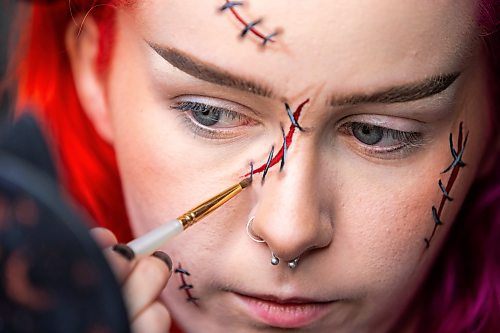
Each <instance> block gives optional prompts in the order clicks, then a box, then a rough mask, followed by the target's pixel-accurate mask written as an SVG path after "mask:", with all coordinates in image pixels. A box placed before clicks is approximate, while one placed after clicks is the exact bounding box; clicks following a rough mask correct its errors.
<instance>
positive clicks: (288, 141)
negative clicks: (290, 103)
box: [243, 98, 309, 177]
mask: <svg viewBox="0 0 500 333" xmlns="http://www.w3.org/2000/svg"><path fill="white" fill-rule="evenodd" d="M308 102H309V98H308V99H306V100H305V101H303V102H302V103H301V104H300V105H299V106H298V107H297V110H295V112H294V113H293V118H294V119H295V121H296V122H297V123H298V120H299V117H300V114H301V113H302V109H303V108H304V106H305V105H306V104H307V103H308ZM296 129H297V127H295V126H294V125H293V124H290V128H289V129H288V134H287V135H286V137H285V141H286V146H287V149H290V147H291V145H292V141H293V135H294V133H295V130H296ZM284 151H285V148H284V146H283V145H282V146H281V149H280V150H279V151H278V153H277V154H276V155H275V156H274V157H273V159H272V160H271V163H270V165H269V168H272V167H273V166H275V165H276V164H278V162H280V161H281V159H282V158H283V154H284ZM265 169H266V163H264V164H262V165H261V166H259V167H258V168H257V169H255V170H254V171H253V174H257V173H261V172H263V171H264V170H265ZM248 176H250V172H249V173H247V174H245V175H244V176H243V177H248Z"/></svg>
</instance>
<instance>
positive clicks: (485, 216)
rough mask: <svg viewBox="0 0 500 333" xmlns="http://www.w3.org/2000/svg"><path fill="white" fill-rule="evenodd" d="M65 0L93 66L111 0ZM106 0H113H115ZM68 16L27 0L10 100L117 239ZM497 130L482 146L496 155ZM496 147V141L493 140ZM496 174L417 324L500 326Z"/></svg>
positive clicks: (119, 217) (434, 281)
mask: <svg viewBox="0 0 500 333" xmlns="http://www.w3.org/2000/svg"><path fill="white" fill-rule="evenodd" d="M86 2H87V1H84V0H78V1H77V0H73V1H71V3H72V6H73V12H74V13H76V12H78V13H86V12H88V11H89V10H91V8H93V7H94V6H96V5H97V6H99V7H98V8H97V7H95V9H94V10H93V11H92V14H93V16H94V18H95V19H96V20H97V22H98V24H99V27H100V32H101V37H100V46H101V47H100V54H99V60H98V61H99V64H100V65H102V70H103V71H105V70H106V65H107V63H108V61H109V58H110V55H111V53H112V45H113V43H112V41H113V27H114V20H113V19H114V13H113V9H112V7H111V6H107V5H106V4H109V3H111V2H112V1H111V0H110V1H106V0H103V1H102V2H95V1H94V2H93V3H91V4H86ZM112 5H116V1H114V3H113V4H112ZM498 7H499V1H498V0H483V1H481V2H480V4H479V9H480V10H479V12H480V18H479V24H480V26H481V27H482V28H484V31H485V32H486V35H485V36H483V40H484V45H485V49H486V50H487V53H488V56H489V59H490V65H491V77H490V79H491V87H492V91H493V92H492V96H493V98H497V100H495V101H494V103H493V104H494V106H493V107H494V108H495V109H494V110H492V115H494V116H495V120H494V122H493V124H494V125H493V128H494V131H497V129H498V126H499V125H500V124H499V123H498V115H499V110H498V105H500V101H499V100H498V98H499V96H500V91H499V83H500V74H499V71H500V50H499V47H500V39H499V34H498V33H497V31H498V23H499V21H500V20H499V15H500V14H499V12H498ZM68 24H73V23H72V17H71V14H70V10H69V9H68V2H67V1H59V2H56V3H55V4H52V5H34V9H33V18H32V21H31V25H30V29H31V32H30V39H29V41H28V42H27V50H26V51H27V55H26V57H24V58H22V60H21V61H20V65H19V73H18V75H19V88H18V93H19V95H18V107H19V108H22V107H23V106H26V105H32V104H34V105H35V106H36V107H37V112H38V114H39V116H40V119H41V120H42V121H44V123H45V125H46V128H47V129H48V132H49V133H50V135H51V139H52V140H53V142H54V146H55V147H56V152H57V156H58V161H59V166H60V170H61V172H62V174H63V180H64V185H65V187H66V188H67V189H68V191H69V192H70V193H71V194H72V195H73V197H74V198H75V199H76V201H77V202H78V203H79V204H80V205H82V206H83V207H84V208H85V209H86V210H87V211H88V212H89V213H90V215H91V216H92V217H93V218H94V220H95V221H96V222H97V224H99V225H101V226H105V227H107V228H109V229H111V230H112V231H113V232H114V233H115V234H116V235H117V236H118V238H119V239H120V240H121V241H126V240H128V239H130V238H131V232H130V227H129V223H128V218H127V214H126V209H125V204H124V199H123V193H122V188H121V183H120V177H119V173H118V168H117V165H116V160H115V155H114V152H113V149H112V147H110V145H109V144H107V143H106V142H105V141H103V140H102V139H101V137H100V136H99V135H98V134H97V132H96V131H95V129H94V127H93V125H92V123H91V122H90V120H89V119H88V118H87V116H86V114H85V112H84V111H83V110H82V107H81V105H80V104H79V101H78V98H77V95H76V92H75V87H74V83H73V78H72V74H71V68H70V65H69V62H68V57H67V55H66V53H65V46H64V30H65V29H64V28H65V27H66V26H67V25H68ZM498 139H499V138H498V131H497V132H496V133H494V134H493V135H492V137H491V145H490V146H491V147H497V148H493V151H492V152H491V154H493V155H494V156H495V158H496V161H495V164H496V167H497V168H498V165H499V164H500V154H499V151H498ZM495 149H496V150H495ZM499 179H500V175H499V174H498V169H495V168H493V169H492V171H491V174H490V175H489V176H488V177H486V178H484V179H482V180H478V181H476V183H475V184H474V186H473V187H472V188H471V190H470V193H469V195H468V198H467V200H466V201H465V203H464V205H463V207H462V211H461V212H460V214H459V216H458V218H457V221H455V223H454V225H453V227H452V230H451V231H450V235H449V237H448V239H447V241H446V242H445V245H444V248H443V250H442V251H441V253H440V254H439V256H438V258H437V260H436V263H435V265H434V266H433V269H432V271H431V273H430V274H429V276H428V278H427V280H426V281H425V283H424V284H423V286H422V288H421V289H420V292H419V293H417V295H416V296H415V299H414V302H413V303H412V304H411V308H410V309H409V311H408V313H411V314H416V316H417V321H418V331H419V332H443V333H448V332H498V331H500V315H499V314H500V255H499V251H498V244H500V185H499V184H500V180H499Z"/></svg>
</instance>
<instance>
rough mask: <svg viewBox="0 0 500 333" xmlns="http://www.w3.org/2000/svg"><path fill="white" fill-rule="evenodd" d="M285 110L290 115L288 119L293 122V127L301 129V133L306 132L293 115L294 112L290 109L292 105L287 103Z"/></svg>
mask: <svg viewBox="0 0 500 333" xmlns="http://www.w3.org/2000/svg"><path fill="white" fill-rule="evenodd" d="M285 109H286V113H287V114H288V118H290V121H291V122H292V124H293V126H295V127H296V128H298V129H299V131H301V132H304V129H303V128H302V127H301V126H300V125H299V123H298V120H297V119H296V118H295V116H294V114H293V113H292V110H291V109H290V105H288V103H285Z"/></svg>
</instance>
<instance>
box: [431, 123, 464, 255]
mask: <svg viewBox="0 0 500 333" xmlns="http://www.w3.org/2000/svg"><path fill="white" fill-rule="evenodd" d="M468 138H469V132H468V131H467V134H465V138H464V136H463V122H460V125H459V128H458V139H457V147H458V151H457V150H455V147H454V145H453V133H450V138H449V143H450V152H451V156H452V158H453V160H452V161H451V163H450V165H449V166H448V167H446V169H444V170H443V171H442V172H441V174H445V173H448V172H449V171H450V170H451V175H450V178H449V179H448V183H447V184H446V186H444V184H443V182H442V180H441V179H439V181H438V186H439V189H440V191H441V192H442V196H441V202H440V204H439V208H436V207H435V206H432V208H431V214H432V220H433V221H434V228H433V229H432V233H431V235H430V237H428V238H424V241H425V248H426V249H428V248H429V246H430V245H431V241H432V239H433V238H434V235H435V234H436V231H437V228H438V227H439V226H440V225H443V221H442V220H441V215H442V213H443V209H444V205H445V203H446V202H451V201H453V198H452V197H450V191H451V189H452V188H453V184H454V183H455V180H456V179H457V177H458V173H459V172H460V169H461V168H463V167H465V165H466V164H465V163H464V161H463V160H462V157H463V155H464V151H465V146H466V144H467V139H468Z"/></svg>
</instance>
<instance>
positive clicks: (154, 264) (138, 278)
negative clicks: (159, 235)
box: [123, 251, 172, 318]
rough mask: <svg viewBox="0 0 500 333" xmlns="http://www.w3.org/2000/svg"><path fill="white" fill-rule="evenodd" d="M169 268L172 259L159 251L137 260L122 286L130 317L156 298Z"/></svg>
mask: <svg viewBox="0 0 500 333" xmlns="http://www.w3.org/2000/svg"><path fill="white" fill-rule="evenodd" d="M167 258H168V259H167ZM171 268H172V261H171V260H170V258H169V257H168V255H167V254H166V253H164V252H160V251H157V252H155V253H154V255H153V256H150V257H146V258H143V259H141V260H139V261H138V263H137V266H136V267H135V268H134V270H133V272H132V273H131V274H130V276H129V277H128V279H127V280H126V281H125V284H124V286H123V294H124V297H125V302H126V303H127V305H128V309H129V313H130V317H131V318H135V317H136V316H137V315H138V314H139V313H140V312H141V311H143V310H144V309H145V308H146V307H148V306H149V305H150V304H152V303H153V302H154V301H155V300H156V299H157V298H158V296H159V295H160V293H161V291H162V290H163V289H164V288H165V286H166V284H167V281H168V279H169V277H170V273H171Z"/></svg>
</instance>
